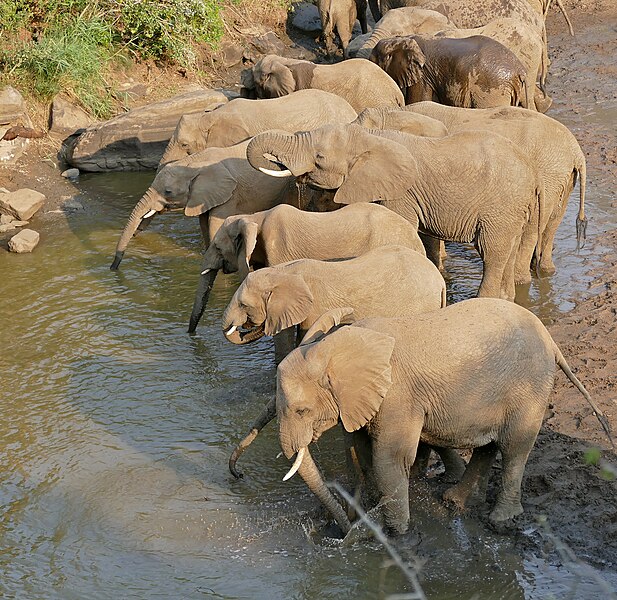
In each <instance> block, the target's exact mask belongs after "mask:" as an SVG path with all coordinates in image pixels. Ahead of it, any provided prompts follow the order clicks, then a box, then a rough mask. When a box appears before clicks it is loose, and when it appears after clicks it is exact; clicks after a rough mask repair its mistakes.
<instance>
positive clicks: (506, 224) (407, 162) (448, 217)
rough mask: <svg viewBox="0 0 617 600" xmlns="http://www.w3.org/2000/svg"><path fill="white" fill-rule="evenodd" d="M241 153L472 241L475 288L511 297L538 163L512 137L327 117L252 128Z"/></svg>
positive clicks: (539, 222) (272, 169)
mask: <svg viewBox="0 0 617 600" xmlns="http://www.w3.org/2000/svg"><path fill="white" fill-rule="evenodd" d="M246 156H247V158H248V160H249V162H250V163H251V165H252V166H253V167H255V168H256V169H259V170H261V171H262V172H264V173H266V174H272V175H277V176H281V175H283V174H289V173H292V174H293V175H295V176H296V177H299V178H300V181H303V182H305V183H308V184H309V185H310V186H312V187H316V188H319V189H327V190H336V193H335V195H334V202H335V203H337V204H355V203H357V202H372V201H379V202H380V203H381V204H383V205H384V206H386V207H388V208H390V209H392V210H393V211H394V212H397V213H399V214H400V215H401V216H403V217H405V218H406V219H408V220H409V221H410V222H411V223H412V224H413V226H414V227H419V230H420V231H421V232H422V233H425V234H428V235H430V236H433V237H435V238H438V239H444V240H449V241H456V242H466V243H474V245H475V247H476V249H477V250H478V252H479V254H480V256H481V257H482V259H483V263H484V265H483V266H484V269H483V276H482V282H481V283H480V288H479V290H478V295H479V296H490V297H497V298H499V297H503V298H506V299H513V298H514V293H515V288H514V266H515V258H516V253H517V250H518V247H519V244H520V239H521V236H522V235H523V232H524V230H525V228H526V227H533V228H534V229H535V230H536V231H537V232H540V231H542V230H543V229H544V219H545V214H544V211H543V210H542V206H543V203H544V186H543V185H542V181H541V179H540V178H539V176H538V174H537V172H536V169H535V168H534V166H533V165H532V164H531V163H530V161H529V160H528V158H527V157H526V156H525V155H524V154H523V153H522V151H521V150H519V149H518V148H517V147H516V146H515V145H514V144H513V143H512V142H511V141H510V140H507V139H506V138H504V137H502V136H500V135H497V134H493V133H490V132H482V133H481V134H479V133H478V132H477V131H469V132H462V133H457V134H454V135H449V136H447V137H444V138H425V137H420V136H414V135H409V134H403V133H399V132H394V131H373V130H371V131H369V130H366V129H364V128H363V127H360V126H358V125H353V124H350V125H330V126H326V127H322V128H320V129H316V130H313V131H310V132H303V133H298V134H294V135H286V134H281V133H278V132H265V133H262V134H259V135H257V136H255V137H254V138H253V139H252V140H251V141H250V143H249V145H248V148H247V151H246ZM540 238H541V235H539V233H538V239H539V240H540ZM539 247H541V243H539V244H538V248H539ZM537 258H538V262H539V256H538V257H537Z"/></svg>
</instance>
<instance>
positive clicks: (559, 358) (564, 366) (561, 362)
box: [553, 341, 615, 448]
mask: <svg viewBox="0 0 617 600" xmlns="http://www.w3.org/2000/svg"><path fill="white" fill-rule="evenodd" d="M553 352H554V353H555V360H556V362H557V365H558V366H559V368H560V369H561V370H562V371H563V372H564V373H565V375H566V377H567V378H568V379H569V380H570V381H571V382H572V384H573V385H574V387H575V388H577V389H578V391H579V392H580V393H581V394H582V395H583V398H585V400H587V402H588V403H589V406H591V408H592V410H593V411H594V414H595V416H596V418H597V419H598V421H599V422H600V425H602V429H604V433H606V435H607V437H608V439H609V441H610V442H611V446H612V447H613V448H614V447H615V444H614V442H613V438H612V436H611V430H610V426H609V423H608V419H607V418H606V415H605V414H604V413H603V412H602V411H601V410H600V409H599V408H598V406H597V405H596V403H595V402H594V401H593V400H592V398H591V396H590V395H589V392H588V391H587V390H586V389H585V386H584V385H583V384H582V383H581V382H580V381H579V379H578V378H577V377H576V375H575V374H574V373H572V369H570V365H568V363H567V362H566V359H565V358H564V357H563V354H562V353H561V350H560V349H559V347H558V346H557V344H556V343H555V342H554V341H553Z"/></svg>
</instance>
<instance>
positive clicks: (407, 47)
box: [370, 36, 426, 92]
mask: <svg viewBox="0 0 617 600" xmlns="http://www.w3.org/2000/svg"><path fill="white" fill-rule="evenodd" d="M370 60H371V61H372V62H374V63H375V64H377V65H378V66H380V67H381V68H382V69H383V70H384V71H385V72H386V73H387V74H388V75H390V77H392V79H394V81H396V83H397V84H398V86H399V87H400V88H401V90H403V92H404V91H405V88H409V87H412V86H414V85H415V84H416V83H418V82H421V81H422V80H423V69H424V65H425V64H426V56H425V55H424V52H422V50H421V49H420V46H419V45H418V42H416V40H415V39H414V38H413V37H411V36H408V37H395V38H388V39H385V40H380V41H379V42H378V43H377V45H376V46H375V47H374V48H373V51H372V52H371V56H370Z"/></svg>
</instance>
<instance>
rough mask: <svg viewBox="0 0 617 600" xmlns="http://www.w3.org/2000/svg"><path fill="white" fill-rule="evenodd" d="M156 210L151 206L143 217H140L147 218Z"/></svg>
mask: <svg viewBox="0 0 617 600" xmlns="http://www.w3.org/2000/svg"><path fill="white" fill-rule="evenodd" d="M155 214H156V211H155V210H154V209H153V208H151V209H150V210H149V211H148V212H147V213H146V214H145V215H144V216H143V217H142V219H149V218H150V217H151V216H152V215H155Z"/></svg>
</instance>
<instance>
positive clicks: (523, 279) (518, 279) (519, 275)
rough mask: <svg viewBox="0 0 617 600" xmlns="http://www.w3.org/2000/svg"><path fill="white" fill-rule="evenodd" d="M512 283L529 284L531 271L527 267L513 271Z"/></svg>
mask: <svg viewBox="0 0 617 600" xmlns="http://www.w3.org/2000/svg"><path fill="white" fill-rule="evenodd" d="M514 283H515V284H516V285H529V284H530V283H531V271H530V270H529V269H527V270H520V271H517V272H516V273H514Z"/></svg>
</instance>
